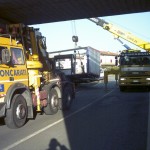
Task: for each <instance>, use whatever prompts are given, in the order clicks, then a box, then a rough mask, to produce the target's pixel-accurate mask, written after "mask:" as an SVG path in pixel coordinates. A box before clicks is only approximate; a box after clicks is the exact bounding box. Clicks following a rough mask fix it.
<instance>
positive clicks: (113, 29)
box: [89, 17, 150, 51]
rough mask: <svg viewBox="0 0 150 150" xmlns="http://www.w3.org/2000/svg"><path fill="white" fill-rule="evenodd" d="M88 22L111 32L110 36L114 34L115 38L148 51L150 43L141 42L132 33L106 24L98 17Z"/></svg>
mask: <svg viewBox="0 0 150 150" xmlns="http://www.w3.org/2000/svg"><path fill="white" fill-rule="evenodd" d="M89 20H90V21H92V22H94V23H96V24H97V25H99V26H101V27H102V28H103V29H105V30H107V31H109V32H111V33H112V34H114V35H115V36H117V37H118V38H120V37H121V38H123V39H125V40H127V41H129V42H130V43H132V44H134V45H136V46H138V47H140V48H142V49H144V50H146V51H150V42H147V41H145V40H142V39H141V38H139V37H137V36H135V35H133V34H132V33H130V32H128V31H126V30H124V29H122V28H120V27H118V26H115V25H113V24H111V23H108V22H106V21H105V20H103V19H100V18H98V17H95V18H89Z"/></svg>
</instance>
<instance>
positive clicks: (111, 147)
mask: <svg viewBox="0 0 150 150" xmlns="http://www.w3.org/2000/svg"><path fill="white" fill-rule="evenodd" d="M110 80H111V81H110V83H109V84H108V86H107V89H106V88H105V86H104V84H103V82H95V83H90V84H82V85H79V86H78V87H77V92H76V99H75V101H74V102H73V105H72V108H71V110H70V111H66V112H62V111H59V112H58V113H57V114H55V115H50V116H46V115H44V114H42V115H41V114H37V116H36V118H35V119H33V120H29V121H28V122H27V124H26V125H25V126H24V127H22V128H20V129H9V128H7V127H6V125H5V124H4V122H3V120H2V119H1V120H0V149H5V150H6V149H11V150H148V148H149V144H147V143H149V142H147V141H148V140H149V134H148V133H149V128H148V127H149V126H148V121H149V115H148V114H149V99H150V98H149V97H150V94H149V92H146V91H145V90H143V89H136V90H131V91H130V90H127V91H125V92H120V91H119V89H118V86H117V85H116V82H115V81H113V79H112V78H111V79H110Z"/></svg>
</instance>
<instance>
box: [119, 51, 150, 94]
mask: <svg viewBox="0 0 150 150" xmlns="http://www.w3.org/2000/svg"><path fill="white" fill-rule="evenodd" d="M119 58H120V60H119V73H120V75H119V88H120V91H124V90H125V89H126V88H127V87H136V86H138V87H139V86H143V87H144V86H145V87H150V78H149V76H150V53H149V52H141V51H140V50H126V51H122V52H121V53H120V55H119Z"/></svg>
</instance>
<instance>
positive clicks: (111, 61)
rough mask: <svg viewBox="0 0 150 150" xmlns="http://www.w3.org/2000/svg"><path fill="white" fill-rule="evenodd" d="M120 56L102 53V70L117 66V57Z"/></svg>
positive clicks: (106, 52)
mask: <svg viewBox="0 0 150 150" xmlns="http://www.w3.org/2000/svg"><path fill="white" fill-rule="evenodd" d="M116 56H118V54H117V53H113V52H108V51H100V66H101V67H102V68H107V67H112V66H115V57H116Z"/></svg>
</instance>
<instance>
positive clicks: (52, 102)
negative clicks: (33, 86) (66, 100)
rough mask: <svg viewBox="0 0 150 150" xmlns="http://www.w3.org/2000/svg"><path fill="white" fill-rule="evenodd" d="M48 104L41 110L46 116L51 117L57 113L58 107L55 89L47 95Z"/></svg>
mask: <svg viewBox="0 0 150 150" xmlns="http://www.w3.org/2000/svg"><path fill="white" fill-rule="evenodd" d="M48 95H49V96H48V99H49V101H48V104H47V106H46V107H44V108H43V110H44V112H45V114H46V115H53V114H55V113H57V111H58V107H59V99H58V94H57V91H56V90H55V89H51V90H50V92H49V93H48Z"/></svg>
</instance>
